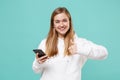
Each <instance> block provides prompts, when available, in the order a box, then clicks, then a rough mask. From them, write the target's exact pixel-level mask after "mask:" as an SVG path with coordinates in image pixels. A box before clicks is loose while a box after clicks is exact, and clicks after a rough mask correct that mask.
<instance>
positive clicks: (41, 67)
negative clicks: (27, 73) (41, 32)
mask: <svg viewBox="0 0 120 80" xmlns="http://www.w3.org/2000/svg"><path fill="white" fill-rule="evenodd" d="M38 49H42V50H43V51H45V40H43V41H42V42H41V43H40V44H39V46H38ZM32 69H33V71H34V72H35V73H42V72H43V70H44V63H42V64H39V63H38V62H37V60H36V58H35V60H34V61H33V65H32Z"/></svg>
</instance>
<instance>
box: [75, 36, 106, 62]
mask: <svg viewBox="0 0 120 80" xmlns="http://www.w3.org/2000/svg"><path fill="white" fill-rule="evenodd" d="M76 45H77V53H78V54H81V55H84V56H86V57H87V58H89V59H96V60H101V59H105V58H106V57H107V56H108V52H107V49H106V48H105V47H104V46H102V45H97V44H95V43H93V42H91V41H88V40H86V39H81V38H78V39H77V40H76Z"/></svg>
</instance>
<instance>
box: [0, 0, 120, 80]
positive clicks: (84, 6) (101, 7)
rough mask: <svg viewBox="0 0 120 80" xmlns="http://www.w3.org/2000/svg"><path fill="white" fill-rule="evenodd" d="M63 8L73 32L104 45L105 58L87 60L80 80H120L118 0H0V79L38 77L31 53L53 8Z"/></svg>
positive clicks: (42, 33)
mask: <svg viewBox="0 0 120 80" xmlns="http://www.w3.org/2000/svg"><path fill="white" fill-rule="evenodd" d="M59 6H64V7H66V8H67V9H68V10H69V11H70V13H71V15H72V19H73V25H74V29H75V31H76V33H77V34H78V35H79V36H80V37H84V38H87V39H89V40H91V41H93V42H95V43H97V44H101V45H104V46H106V48H107V49H108V52H109V56H108V58H107V59H106V60H102V61H101V60H100V61H96V60H89V61H88V62H87V63H86V64H85V66H84V68H83V70H82V80H120V76H119V75H120V70H119V68H120V64H119V61H120V58H119V56H120V47H119V45H120V42H119V41H120V36H119V34H120V1H119V0H0V80H39V77H40V76H39V75H38V74H35V73H34V72H33V70H32V62H33V60H34V56H35V55H34V53H33V52H32V49H34V48H37V46H38V44H39V43H40V41H41V40H42V39H43V38H45V37H46V35H47V32H48V30H49V23H50V22H49V19H50V15H51V13H52V11H53V10H54V9H55V8H57V7H59Z"/></svg>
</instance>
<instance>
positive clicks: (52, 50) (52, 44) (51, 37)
mask: <svg viewBox="0 0 120 80" xmlns="http://www.w3.org/2000/svg"><path fill="white" fill-rule="evenodd" d="M60 13H65V14H66V15H67V17H68V18H69V26H70V28H69V30H68V31H67V33H66V34H65V36H64V43H65V49H64V55H71V53H70V52H69V50H68V48H69V47H70V46H71V41H70V40H73V36H74V30H73V26H72V19H71V15H70V13H69V11H68V10H67V9H66V8H65V7H59V8H57V9H55V10H54V11H53V13H52V15H51V21H50V30H49V33H48V36H47V40H46V51H45V52H46V54H47V55H48V56H49V57H52V56H55V55H57V53H58V48H57V44H58V33H57V31H56V30H55V29H54V17H55V16H56V15H57V14H60Z"/></svg>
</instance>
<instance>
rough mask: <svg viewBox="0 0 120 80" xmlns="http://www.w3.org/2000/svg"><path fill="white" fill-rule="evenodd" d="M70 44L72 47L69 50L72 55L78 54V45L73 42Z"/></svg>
mask: <svg viewBox="0 0 120 80" xmlns="http://www.w3.org/2000/svg"><path fill="white" fill-rule="evenodd" d="M70 42H71V44H72V45H71V46H70V47H69V48H68V50H69V52H70V53H71V54H76V53H77V45H76V44H75V42H73V41H72V40H71V41H70Z"/></svg>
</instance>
